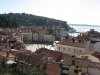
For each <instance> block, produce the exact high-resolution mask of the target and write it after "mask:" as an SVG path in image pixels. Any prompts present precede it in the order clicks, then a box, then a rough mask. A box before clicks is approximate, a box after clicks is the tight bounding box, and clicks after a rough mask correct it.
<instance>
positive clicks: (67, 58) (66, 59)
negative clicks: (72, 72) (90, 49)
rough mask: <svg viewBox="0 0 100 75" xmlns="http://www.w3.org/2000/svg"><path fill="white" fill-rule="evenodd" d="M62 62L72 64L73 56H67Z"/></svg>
mask: <svg viewBox="0 0 100 75" xmlns="http://www.w3.org/2000/svg"><path fill="white" fill-rule="evenodd" d="M62 64H66V65H72V57H68V56H66V57H65V58H64V60H63V62H62Z"/></svg>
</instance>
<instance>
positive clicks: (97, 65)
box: [90, 62, 100, 69]
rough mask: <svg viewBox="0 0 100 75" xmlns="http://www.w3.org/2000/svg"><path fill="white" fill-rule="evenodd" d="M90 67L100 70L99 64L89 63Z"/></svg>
mask: <svg viewBox="0 0 100 75" xmlns="http://www.w3.org/2000/svg"><path fill="white" fill-rule="evenodd" d="M90 67H94V68H99V69H100V63H97V62H91V64H90Z"/></svg>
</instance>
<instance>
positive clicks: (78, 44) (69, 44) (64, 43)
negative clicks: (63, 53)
mask: <svg viewBox="0 0 100 75" xmlns="http://www.w3.org/2000/svg"><path fill="white" fill-rule="evenodd" d="M57 44H61V45H67V46H73V47H79V48H85V44H83V43H79V42H78V41H77V40H76V41H75V42H72V40H71V39H68V40H66V39H65V40H63V41H61V42H58V43H57Z"/></svg>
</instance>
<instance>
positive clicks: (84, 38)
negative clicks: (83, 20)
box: [80, 36, 90, 41]
mask: <svg viewBox="0 0 100 75" xmlns="http://www.w3.org/2000/svg"><path fill="white" fill-rule="evenodd" d="M80 38H81V39H83V40H85V41H89V40H90V38H89V37H86V36H80Z"/></svg>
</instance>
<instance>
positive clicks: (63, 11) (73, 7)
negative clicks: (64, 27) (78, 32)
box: [0, 0, 100, 25]
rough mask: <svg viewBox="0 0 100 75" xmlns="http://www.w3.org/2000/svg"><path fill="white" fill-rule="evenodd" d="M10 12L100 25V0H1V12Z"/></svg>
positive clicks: (74, 22)
mask: <svg viewBox="0 0 100 75" xmlns="http://www.w3.org/2000/svg"><path fill="white" fill-rule="evenodd" d="M10 12H12V13H23V12H25V13H28V14H33V15H40V16H45V17H50V18H55V19H59V20H64V21H67V22H68V23H73V24H92V25H100V0H0V13H10Z"/></svg>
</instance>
